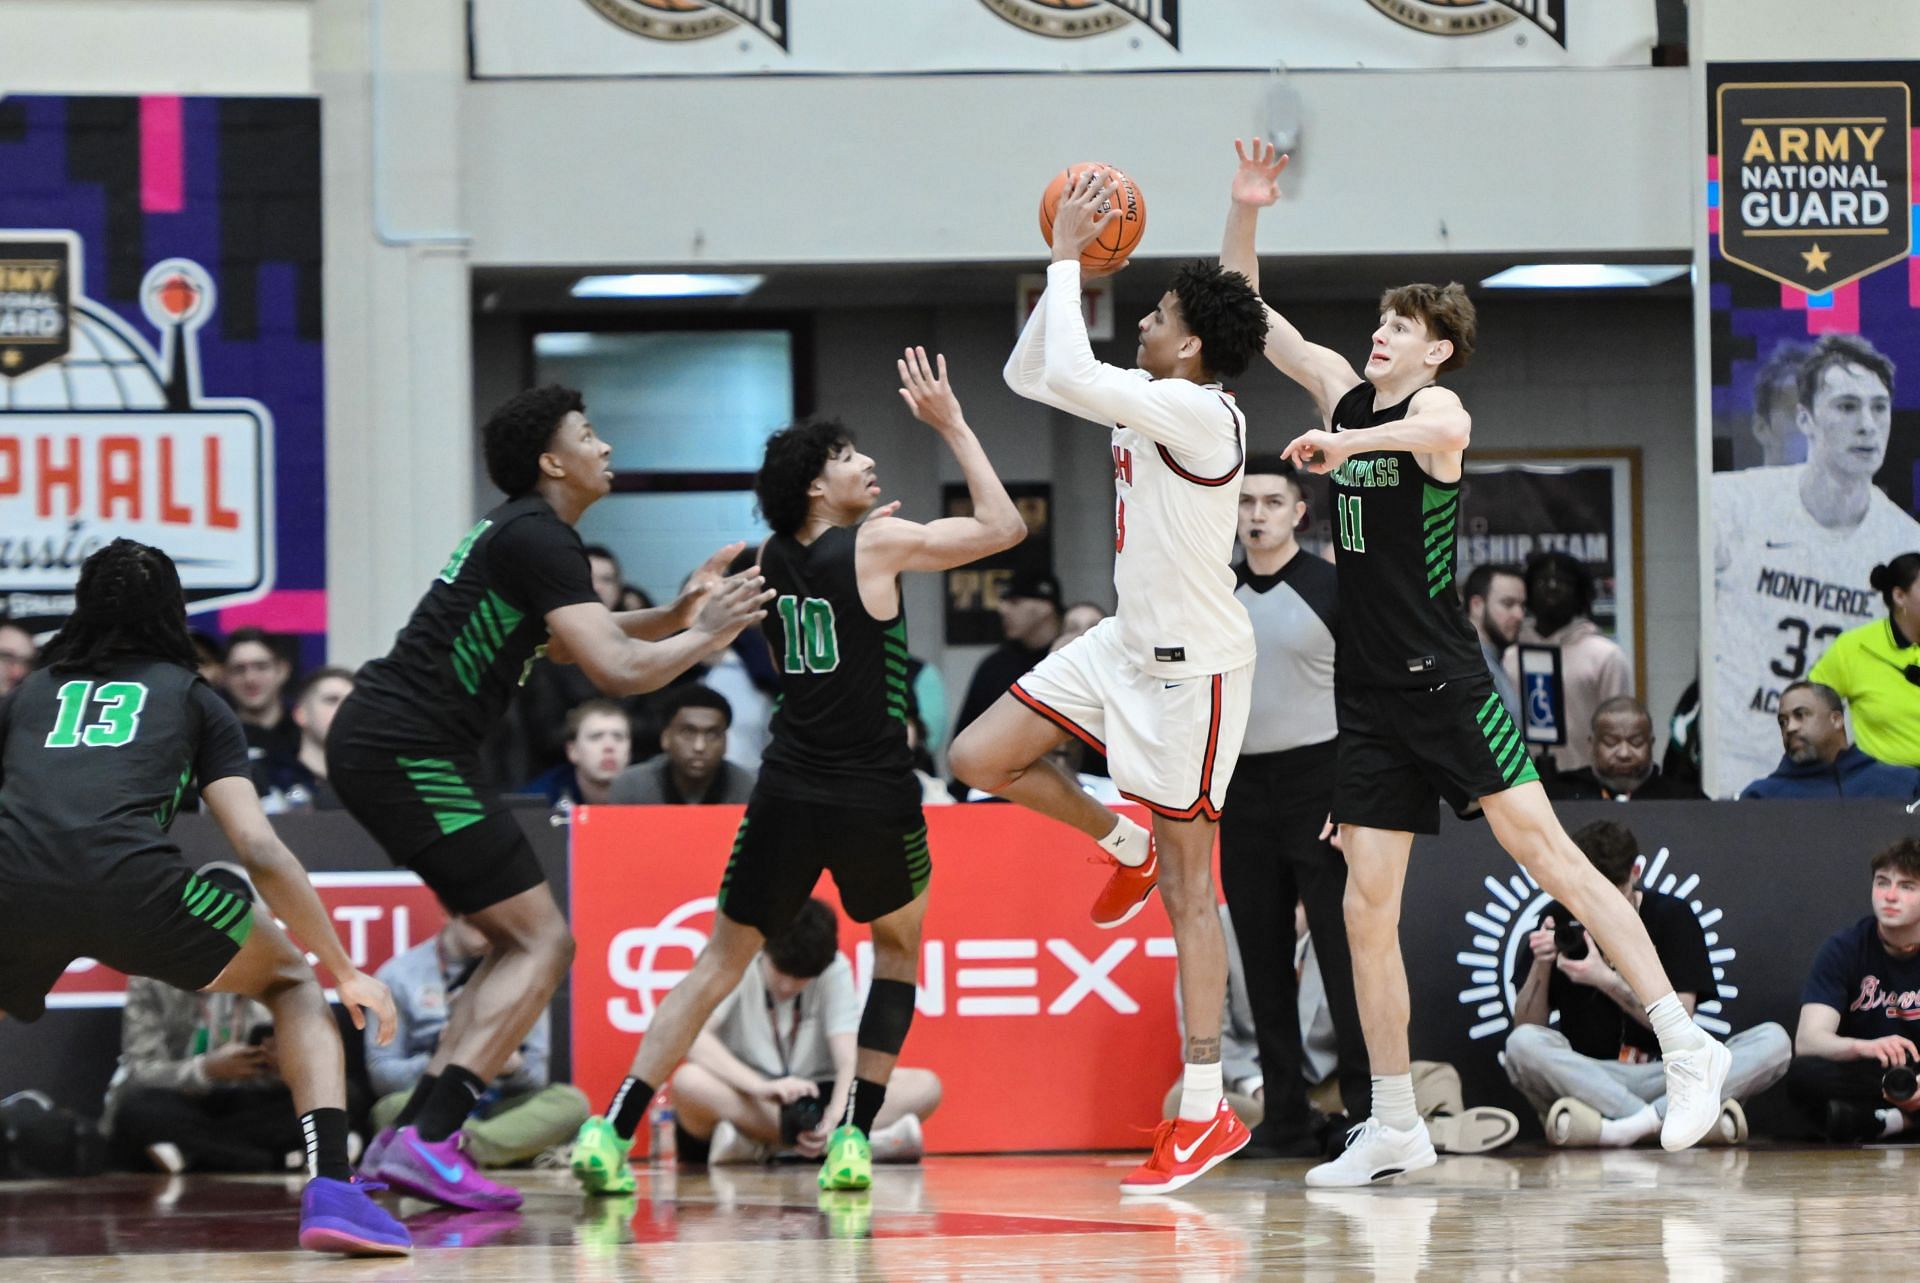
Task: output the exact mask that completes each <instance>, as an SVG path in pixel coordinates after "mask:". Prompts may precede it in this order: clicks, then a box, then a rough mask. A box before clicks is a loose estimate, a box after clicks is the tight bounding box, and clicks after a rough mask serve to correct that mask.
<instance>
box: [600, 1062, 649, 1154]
mask: <svg viewBox="0 0 1920 1283" xmlns="http://www.w3.org/2000/svg"><path fill="white" fill-rule="evenodd" d="M654 1091H655V1089H654V1088H652V1087H649V1086H647V1084H645V1083H643V1082H641V1081H640V1080H639V1079H638V1078H635V1077H633V1076H632V1075H628V1077H627V1081H625V1082H623V1083H621V1084H620V1090H619V1091H617V1092H615V1093H614V1096H613V1103H612V1104H611V1105H608V1106H607V1121H608V1122H610V1123H612V1124H613V1134H614V1135H616V1136H618V1137H619V1138H620V1139H621V1140H632V1139H633V1136H634V1133H635V1132H637V1131H639V1130H640V1124H641V1123H642V1122H643V1121H644V1120H645V1119H646V1116H647V1106H648V1105H650V1104H652V1103H653V1093H654Z"/></svg>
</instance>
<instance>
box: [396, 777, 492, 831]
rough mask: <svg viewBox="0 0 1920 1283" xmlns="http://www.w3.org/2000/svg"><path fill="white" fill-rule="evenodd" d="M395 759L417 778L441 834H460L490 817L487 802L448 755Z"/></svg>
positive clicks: (419, 791)
mask: <svg viewBox="0 0 1920 1283" xmlns="http://www.w3.org/2000/svg"><path fill="white" fill-rule="evenodd" d="M393 760H394V762H395V763H396V764H397V765H398V766H399V767H400V769H401V770H403V771H405V772H406V773H407V778H408V779H409V780H411V781H413V791H414V792H415V793H416V794H418V795H419V798H420V800H421V802H423V803H425V805H426V808H427V811H428V813H429V814H430V815H432V816H433V822H434V823H435V824H437V825H439V827H440V833H441V836H443V837H444V836H445V835H447V834H449V833H458V832H459V831H460V830H461V829H464V828H466V827H467V826H468V825H470V824H478V823H479V822H480V821H481V820H483V819H485V818H486V811H487V808H486V804H485V803H483V802H482V801H481V800H480V799H479V798H478V797H476V796H475V795H474V792H473V789H472V787H471V786H469V785H468V784H467V782H466V781H465V780H462V779H461V778H460V773H459V772H458V771H457V770H455V769H454V766H453V763H452V762H449V761H448V760H447V759H446V758H444V757H396V758H394V759H393Z"/></svg>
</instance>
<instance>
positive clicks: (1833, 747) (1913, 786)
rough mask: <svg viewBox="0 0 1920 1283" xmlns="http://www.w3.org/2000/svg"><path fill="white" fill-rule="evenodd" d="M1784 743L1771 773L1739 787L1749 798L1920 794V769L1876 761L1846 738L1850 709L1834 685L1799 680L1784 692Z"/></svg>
mask: <svg viewBox="0 0 1920 1283" xmlns="http://www.w3.org/2000/svg"><path fill="white" fill-rule="evenodd" d="M1774 720H1775V721H1776V722H1778V723H1779V724H1780V744H1781V746H1782V747H1783V748H1785V749H1786V754H1785V755H1784V756H1783V757H1781V759H1780V765H1778V766H1776V767H1774V768H1773V774H1771V775H1768V776H1763V777H1762V778H1760V779H1757V780H1755V781H1754V782H1753V783H1751V784H1749V785H1747V786H1746V787H1745V788H1743V789H1741V790H1740V800H1741V801H1743V802H1744V801H1746V800H1747V799H1749V798H1777V797H1788V798H1802V797H1896V798H1899V799H1901V800H1902V801H1906V800H1908V799H1911V798H1912V797H1914V796H1915V795H1916V794H1920V771H1917V770H1915V769H1914V768H1913V767H1911V766H1894V765H1891V764H1890V763H1887V762H1877V761H1875V760H1874V759H1873V758H1871V757H1868V756H1867V755H1866V754H1865V753H1863V752H1861V751H1860V750H1859V749H1857V748H1855V747H1854V746H1853V745H1852V744H1851V743H1850V742H1849V741H1848V739H1847V715H1846V712H1845V710H1844V709H1843V707H1842V705H1841V703H1840V696H1839V695H1837V694H1835V693H1834V690H1833V688H1832V687H1831V686H1822V685H1821V684H1820V683H1818V682H1795V683H1793V684H1792V685H1791V686H1789V687H1787V688H1786V690H1784V691H1782V692H1780V709H1779V711H1778V712H1777V713H1775V714H1774Z"/></svg>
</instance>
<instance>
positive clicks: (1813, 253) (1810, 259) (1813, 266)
mask: <svg viewBox="0 0 1920 1283" xmlns="http://www.w3.org/2000/svg"><path fill="white" fill-rule="evenodd" d="M1800 257H1801V258H1804V259H1806V260H1807V270H1808V271H1809V272H1824V271H1826V270H1827V260H1828V259H1830V258H1832V257H1833V254H1832V253H1831V252H1830V251H1828V250H1824V249H1821V248H1820V242H1819V241H1815V242H1814V243H1813V248H1812V249H1806V250H1801V251H1800Z"/></svg>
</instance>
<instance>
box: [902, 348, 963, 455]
mask: <svg viewBox="0 0 1920 1283" xmlns="http://www.w3.org/2000/svg"><path fill="white" fill-rule="evenodd" d="M893 365H894V368H895V369H896V370H898V371H899V372H900V399H901V400H902V401H905V402H906V403H907V409H909V410H911V411H913V417H914V418H916V419H918V420H920V422H922V423H924V424H926V425H927V426H928V427H930V428H932V429H933V430H934V431H935V432H938V433H940V435H942V436H948V435H950V434H952V433H955V432H958V431H960V430H961V429H963V428H965V427H966V426H967V419H966V415H964V414H963V413H961V410H960V398H959V397H957V396H955V395H954V394H953V385H952V384H951V383H949V382H947V358H946V357H945V356H944V355H943V354H939V353H936V354H935V355H934V358H933V364H932V365H929V364H927V349H925V348H923V347H910V348H908V349H907V350H906V354H905V355H904V356H902V357H901V358H900V359H899V360H898V361H895V362H894V363H893Z"/></svg>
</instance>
